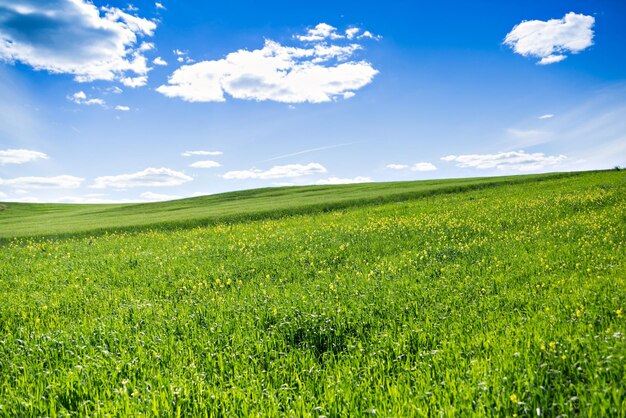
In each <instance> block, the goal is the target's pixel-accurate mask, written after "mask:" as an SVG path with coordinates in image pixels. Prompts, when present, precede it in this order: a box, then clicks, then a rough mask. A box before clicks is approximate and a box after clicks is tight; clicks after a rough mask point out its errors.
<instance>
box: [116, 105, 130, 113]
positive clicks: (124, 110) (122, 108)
mask: <svg viewBox="0 0 626 418" xmlns="http://www.w3.org/2000/svg"><path fill="white" fill-rule="evenodd" d="M115 110H119V111H121V112H128V111H129V110H130V107H128V106H120V105H117V106H115Z"/></svg>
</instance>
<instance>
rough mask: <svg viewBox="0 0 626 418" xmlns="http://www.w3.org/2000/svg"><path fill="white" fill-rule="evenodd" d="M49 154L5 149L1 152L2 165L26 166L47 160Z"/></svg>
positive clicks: (0, 160) (0, 162) (0, 161)
mask: <svg viewBox="0 0 626 418" xmlns="http://www.w3.org/2000/svg"><path fill="white" fill-rule="evenodd" d="M48 158H49V157H48V155H47V154H44V153H43V152H39V151H33V150H29V149H3V150H0V165H3V164H24V163H28V162H31V161H36V160H47V159H48Z"/></svg>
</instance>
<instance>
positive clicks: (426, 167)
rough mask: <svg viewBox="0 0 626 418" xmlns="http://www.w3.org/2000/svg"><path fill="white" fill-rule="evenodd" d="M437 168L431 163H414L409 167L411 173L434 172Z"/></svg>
mask: <svg viewBox="0 0 626 418" xmlns="http://www.w3.org/2000/svg"><path fill="white" fill-rule="evenodd" d="M436 169H437V167H436V166H435V165H434V164H432V163H415V164H413V165H412V166H411V171H435V170H436Z"/></svg>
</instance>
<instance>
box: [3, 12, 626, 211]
mask: <svg viewBox="0 0 626 418" xmlns="http://www.w3.org/2000/svg"><path fill="white" fill-rule="evenodd" d="M43 3H44V4H42V2H40V1H36V0H21V1H17V2H16V1H15V0H11V1H8V0H0V201H32V202H79V203H90V202H124V201H150V200H162V199H169V198H177V197H189V196H194V195H202V194H211V193H219V192H224V191H229V190H238V189H245V188H254V187H268V186H279V185H301V184H329V183H349V182H363V181H391V180H414V179H433V178H450V177H473V176H491V175H505V174H516V173H535V172H549V171H573V170H589V169H604V168H611V167H613V166H616V165H624V164H626V54H625V52H626V50H625V47H624V45H625V44H626V29H625V25H623V22H624V20H625V18H626V4H624V3H623V2H619V1H593V2H592V1H570V2H564V1H531V2H529V1H523V2H522V1H519V2H517V1H516V2H492V1H482V2H481V1H474V2H464V1H456V2H454V1H453V2H446V3H445V4H443V3H442V2H394V1H388V2H382V3H381V2H349V1H345V2H330V1H328V2H326V1H318V2H310V3H306V4H298V3H297V2H296V3H294V2H270V3H268V2H265V3H259V2H251V1H250V2H236V4H234V3H233V2H200V1H185V2H180V1H178V2H169V1H167V0H164V1H162V2H160V3H155V2H153V1H135V2H132V3H129V2H119V1H114V2H100V1H94V2H92V3H90V2H87V1H85V0H73V1H70V0H50V1H46V2H43Z"/></svg>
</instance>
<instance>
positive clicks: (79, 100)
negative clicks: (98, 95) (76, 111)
mask: <svg viewBox="0 0 626 418" xmlns="http://www.w3.org/2000/svg"><path fill="white" fill-rule="evenodd" d="M67 100H70V101H72V102H74V103H76V104H79V105H86V106H91V105H98V106H105V105H106V103H105V101H104V100H102V99H90V98H88V97H87V94H85V92H84V91H82V90H81V91H77V92H76V93H74V94H72V95H71V96H67Z"/></svg>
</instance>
